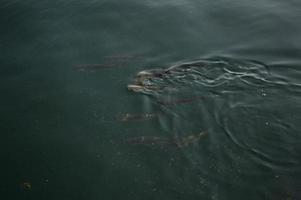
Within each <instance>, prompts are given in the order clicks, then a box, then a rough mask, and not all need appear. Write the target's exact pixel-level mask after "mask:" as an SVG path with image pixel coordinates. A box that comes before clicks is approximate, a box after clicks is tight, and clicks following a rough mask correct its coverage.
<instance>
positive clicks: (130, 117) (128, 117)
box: [116, 113, 156, 122]
mask: <svg viewBox="0 0 301 200" xmlns="http://www.w3.org/2000/svg"><path fill="white" fill-rule="evenodd" d="M155 117H156V114H154V113H144V114H131V113H125V114H119V115H117V116H116V118H117V120H118V121H123V122H125V121H143V120H150V119H153V118H155Z"/></svg>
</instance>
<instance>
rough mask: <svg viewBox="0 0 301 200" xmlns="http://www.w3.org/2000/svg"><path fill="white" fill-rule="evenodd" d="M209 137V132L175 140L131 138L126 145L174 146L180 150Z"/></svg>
mask: <svg viewBox="0 0 301 200" xmlns="http://www.w3.org/2000/svg"><path fill="white" fill-rule="evenodd" d="M206 135H207V131H203V132H200V133H199V134H193V135H189V136H187V137H181V138H179V137H174V138H167V137H158V136H141V137H135V138H130V139H128V140H126V142H125V143H127V144H132V145H162V146H167V145H172V146H176V147H178V148H182V147H186V146H189V145H191V144H193V143H196V142H197V141H199V140H200V139H201V138H203V137H205V136H206Z"/></svg>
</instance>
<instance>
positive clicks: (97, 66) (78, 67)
mask: <svg viewBox="0 0 301 200" xmlns="http://www.w3.org/2000/svg"><path fill="white" fill-rule="evenodd" d="M118 66H120V65H117V64H115V63H107V64H106V63H103V64H81V65H76V66H74V69H75V70H78V71H94V70H97V69H106V68H111V67H118Z"/></svg>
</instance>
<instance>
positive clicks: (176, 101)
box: [157, 97, 204, 106]
mask: <svg viewBox="0 0 301 200" xmlns="http://www.w3.org/2000/svg"><path fill="white" fill-rule="evenodd" d="M203 98H204V97H195V98H191V99H177V100H173V101H157V102H158V103H159V104H161V105H164V106H173V105H178V104H188V103H193V102H195V101H198V100H201V99H203Z"/></svg>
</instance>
